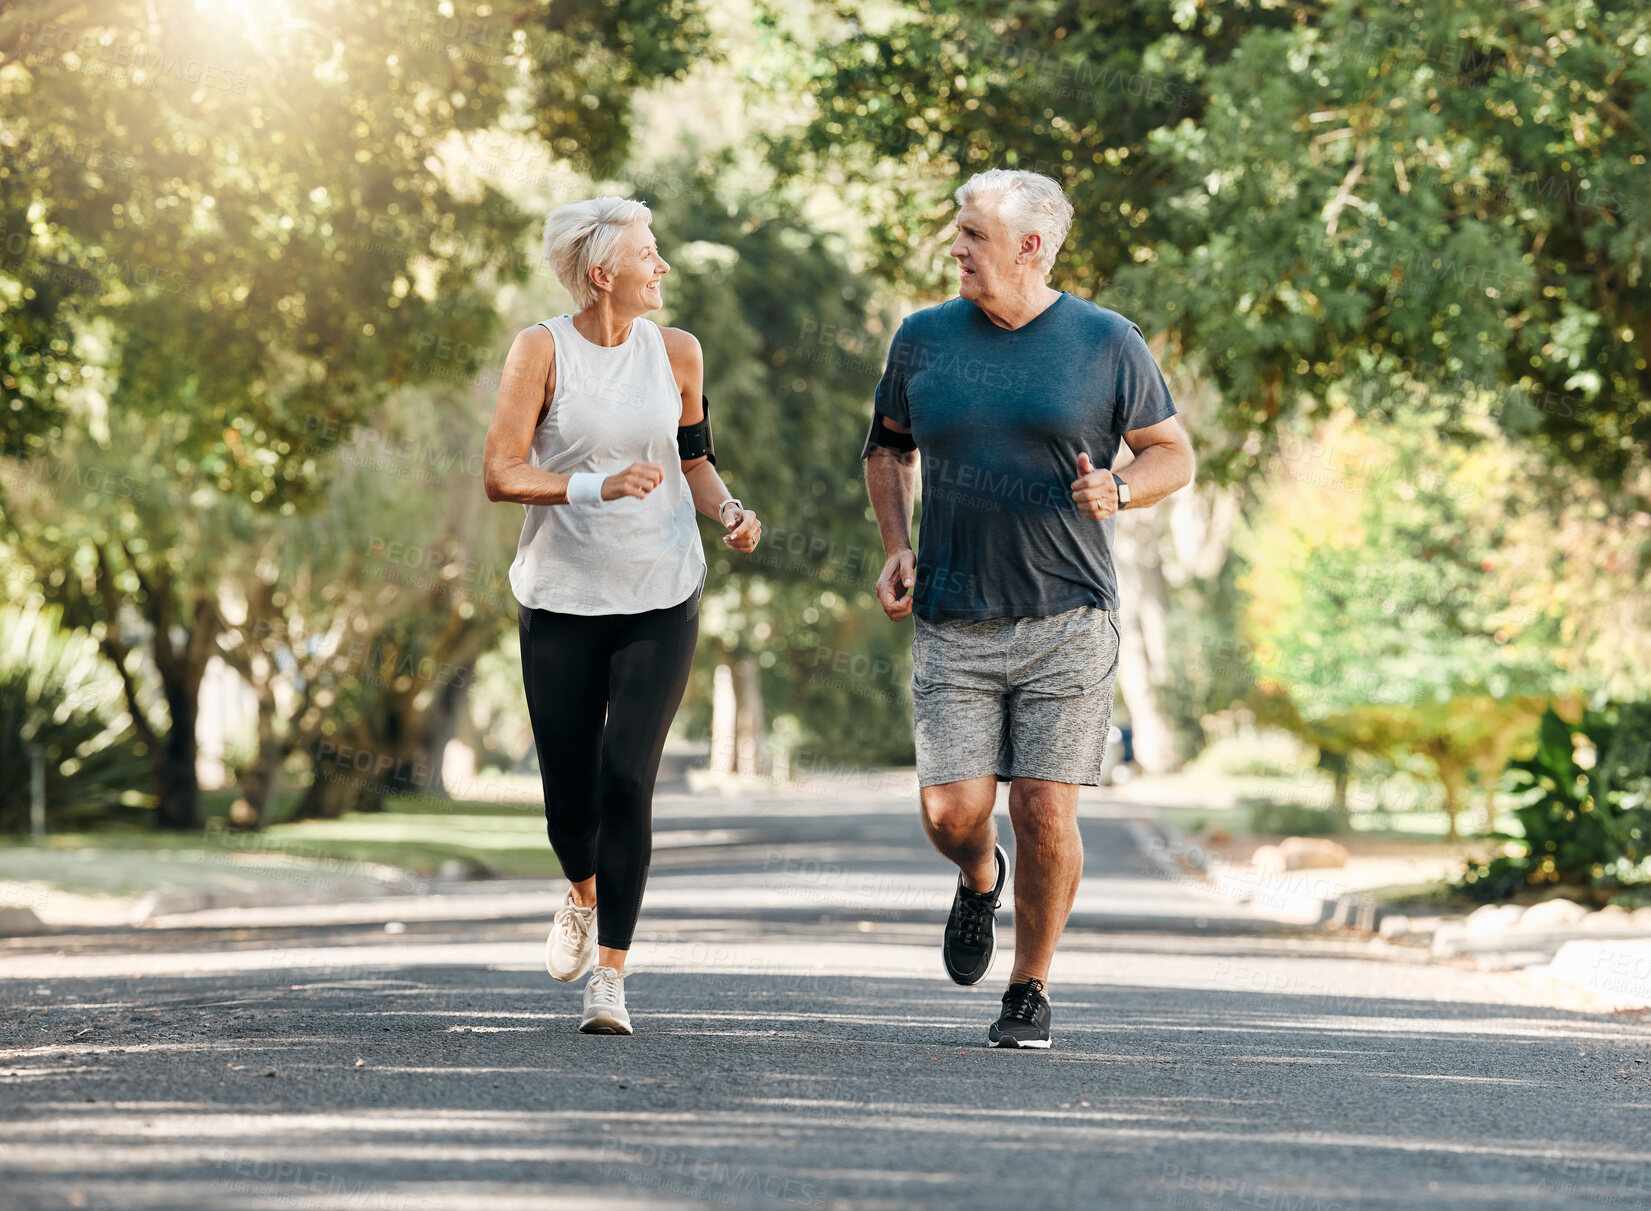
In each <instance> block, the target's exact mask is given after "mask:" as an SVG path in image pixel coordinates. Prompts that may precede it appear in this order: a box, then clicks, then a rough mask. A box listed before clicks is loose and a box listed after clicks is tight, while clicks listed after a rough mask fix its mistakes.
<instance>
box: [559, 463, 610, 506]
mask: <svg viewBox="0 0 1651 1211" xmlns="http://www.w3.org/2000/svg"><path fill="white" fill-rule="evenodd" d="M606 478H607V476H605V475H598V474H597V473H596V472H595V471H575V472H574V473H573V474H572V475H570V476H568V504H570V505H599V504H601V503H602V481H603V480H604V479H606Z"/></svg>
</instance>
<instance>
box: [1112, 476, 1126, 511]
mask: <svg viewBox="0 0 1651 1211" xmlns="http://www.w3.org/2000/svg"><path fill="white" fill-rule="evenodd" d="M1112 482H1113V483H1115V484H1117V485H1118V507H1119V508H1120V509H1127V508H1129V481H1128V480H1126V479H1124V477H1123V476H1121V475H1119V474H1118V473H1117V472H1116V471H1114V472H1113V473H1112Z"/></svg>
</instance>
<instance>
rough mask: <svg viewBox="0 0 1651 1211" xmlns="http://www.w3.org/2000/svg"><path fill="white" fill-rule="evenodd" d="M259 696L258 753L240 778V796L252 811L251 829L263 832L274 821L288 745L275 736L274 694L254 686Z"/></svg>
mask: <svg viewBox="0 0 1651 1211" xmlns="http://www.w3.org/2000/svg"><path fill="white" fill-rule="evenodd" d="M253 690H254V692H255V693H256V694H257V696H258V753H257V756H255V757H254V758H253V760H252V764H251V765H250V766H248V767H247V768H246V770H245V772H243V773H242V775H241V796H242V798H244V799H245V800H246V801H247V803H248V804H249V805H250V806H251V808H252V816H253V820H252V825H251V827H252V828H253V829H254V830H258V831H262V830H263V829H266V828H268V827H269V826H270V825H271V824H272V823H273V822H274V821H273V816H274V814H275V797H276V794H277V792H278V791H279V790H280V782H281V766H282V764H283V762H284V761H285V760H286V755H287V746H286V745H285V744H283V743H282V742H281V739H280V737H278V736H277V735H276V734H275V694H274V691H273V689H272V688H271V687H270V685H269V684H268V683H267V682H265V683H263V684H261V685H254V686H253Z"/></svg>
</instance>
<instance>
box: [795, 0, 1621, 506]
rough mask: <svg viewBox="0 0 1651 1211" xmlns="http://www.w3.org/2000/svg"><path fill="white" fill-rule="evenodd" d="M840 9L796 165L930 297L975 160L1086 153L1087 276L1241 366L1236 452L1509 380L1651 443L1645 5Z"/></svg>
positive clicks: (1226, 422)
mask: <svg viewBox="0 0 1651 1211" xmlns="http://www.w3.org/2000/svg"><path fill="white" fill-rule="evenodd" d="M840 16H841V18H842V19H843V21H844V23H845V26H846V29H847V36H846V37H844V38H842V39H840V40H838V41H835V42H831V43H829V44H827V45H825V46H823V48H821V49H820V50H818V51H817V52H816V53H814V55H813V58H812V60H811V61H807V62H804V63H802V64H801V65H800V66H799V67H798V68H797V74H796V77H795V80H794V81H793V83H794V84H795V86H796V87H798V88H799V89H800V90H802V91H804V92H805V93H806V95H808V96H810V97H811V98H812V101H813V105H814V114H813V118H812V120H811V122H810V123H809V124H808V126H807V128H806V130H804V131H803V132H801V133H800V134H799V135H797V136H795V137H792V138H789V139H785V140H781V141H780V142H779V143H778V144H777V145H776V148H775V152H774V156H775V161H776V163H777V164H778V165H779V166H780V167H781V168H782V169H785V170H788V171H798V170H801V169H803V168H804V167H808V168H811V169H813V170H815V171H819V172H822V173H828V174H832V175H835V176H837V177H839V178H841V179H842V180H843V181H844V182H845V183H846V184H847V185H849V186H851V187H852V192H851V196H853V197H855V198H856V199H858V200H859V201H860V202H861V204H862V205H863V207H864V209H865V211H866V213H867V216H868V228H869V243H870V245H871V248H872V250H873V253H874V256H875V258H876V262H877V264H878V265H879V266H880V267H881V268H882V270H883V271H884V272H885V273H887V274H888V275H889V276H890V277H891V278H892V279H894V280H896V281H900V282H903V283H906V284H908V285H909V286H911V287H912V288H914V289H917V290H919V291H932V290H933V289H934V287H935V285H936V283H937V282H938V281H939V280H941V277H942V271H941V268H940V267H941V266H943V259H942V255H941V254H942V253H943V251H944V246H943V244H942V243H941V242H940V240H939V238H938V232H937V228H938V226H939V224H940V223H941V221H943V220H944V219H945V218H946V216H947V215H948V214H949V213H950V207H949V205H948V203H947V200H946V199H947V195H948V194H949V192H950V190H951V189H952V188H953V187H954V186H955V184H956V183H957V181H958V180H959V179H960V178H961V177H962V176H964V175H967V173H969V172H972V171H975V170H978V169H980V168H984V167H989V166H1012V167H1025V168H1032V169H1036V170H1039V171H1043V172H1048V173H1052V174H1053V175H1055V176H1056V177H1058V178H1059V179H1060V180H1061V181H1062V182H1063V183H1064V184H1065V185H1066V187H1067V189H1068V192H1069V195H1070V196H1071V197H1072V199H1073V201H1074V203H1075V205H1076V207H1077V210H1078V214H1077V219H1076V222H1075V225H1074V229H1073V235H1072V238H1071V240H1070V241H1069V244H1068V249H1067V251H1066V252H1065V253H1064V254H1063V256H1062V258H1061V261H1060V262H1059V263H1058V264H1057V267H1056V279H1057V283H1058V284H1060V285H1063V286H1067V287H1069V288H1072V289H1074V290H1076V291H1078V292H1079V293H1083V294H1086V295H1089V296H1091V297H1094V298H1096V299H1097V301H1099V302H1102V303H1105V304H1108V305H1111V306H1114V307H1116V308H1117V309H1119V310H1122V311H1124V312H1125V313H1126V314H1130V315H1131V316H1132V318H1134V319H1136V320H1137V322H1139V323H1140V324H1141V325H1142V327H1143V328H1144V329H1145V330H1146V331H1148V332H1160V331H1161V332H1165V333H1167V334H1168V335H1169V337H1170V339H1171V343H1172V347H1173V349H1174V350H1176V351H1177V352H1178V355H1179V357H1181V358H1184V359H1185V360H1186V361H1187V362H1189V364H1190V365H1191V366H1192V367H1194V368H1195V369H1196V371H1197V373H1199V374H1200V375H1202V376H1205V377H1207V378H1209V379H1210V380H1211V381H1212V382H1213V384H1214V385H1215V387H1216V388H1217V389H1218V390H1219V393H1220V396H1221V398H1222V401H1223V408H1222V411H1221V415H1220V418H1219V423H1218V424H1217V425H1214V426H1210V427H1207V428H1206V429H1205V430H1204V431H1203V432H1201V433H1198V434H1195V439H1196V440H1197V441H1198V442H1199V443H1200V452H1201V455H1202V456H1203V459H1204V464H1203V465H1204V469H1205V472H1206V473H1210V474H1220V475H1230V476H1242V475H1247V474H1248V473H1249V472H1251V471H1253V470H1254V469H1255V468H1256V467H1258V466H1259V465H1260V460H1261V459H1263V458H1265V457H1266V455H1267V454H1268V452H1269V451H1270V450H1272V449H1275V448H1276V446H1275V445H1274V443H1275V442H1276V439H1277V436H1278V433H1279V426H1280V422H1281V421H1287V420H1288V419H1289V418H1291V417H1293V416H1298V415H1303V414H1322V413H1325V412H1326V411H1327V410H1330V409H1333V408H1334V407H1337V406H1343V405H1351V406H1354V407H1357V408H1359V409H1361V410H1363V411H1368V412H1373V413H1377V414H1383V415H1409V414H1410V413H1412V412H1413V411H1414V410H1415V408H1416V406H1417V405H1418V402H1420V403H1421V406H1423V407H1424V408H1425V407H1426V406H1427V405H1426V403H1425V399H1426V398H1427V397H1426V396H1425V393H1424V388H1433V389H1435V391H1436V390H1437V389H1438V388H1440V387H1441V386H1451V387H1452V388H1453V389H1456V393H1457V394H1465V392H1462V391H1460V390H1459V388H1460V386H1461V385H1462V384H1474V385H1477V386H1479V387H1493V386H1501V387H1503V388H1505V390H1504V391H1503V393H1502V394H1501V395H1500V398H1499V414H1498V418H1497V419H1498V421H1499V423H1500V424H1501V425H1502V426H1503V427H1504V429H1505V430H1506V431H1507V432H1509V433H1511V434H1515V435H1518V436H1523V437H1530V438H1532V439H1533V440H1536V441H1537V442H1538V444H1539V446H1540V448H1541V449H1543V450H1544V452H1545V453H1546V454H1547V455H1548V456H1549V457H1551V458H1553V459H1555V460H1558V461H1562V462H1564V463H1566V464H1569V465H1574V466H1578V467H1581V468H1584V469H1585V470H1587V471H1589V472H1590V473H1593V474H1595V475H1597V476H1599V477H1601V478H1602V479H1603V480H1605V481H1606V482H1609V483H1617V482H1619V481H1620V480H1621V478H1622V476H1623V475H1624V474H1625V473H1626V472H1627V471H1628V470H1629V469H1630V468H1631V467H1632V466H1633V465H1634V460H1635V454H1636V451H1639V450H1643V449H1644V448H1645V447H1646V445H1647V439H1648V437H1651V406H1648V405H1647V404H1646V403H1645V401H1646V400H1647V399H1648V398H1651V379H1648V376H1647V368H1646V362H1645V358H1644V352H1643V351H1644V347H1645V345H1646V343H1647V337H1648V335H1651V282H1648V281H1647V279H1646V276H1645V275H1644V274H1643V273H1642V272H1641V271H1640V268H1639V266H1640V264H1641V262H1642V261H1643V258H1644V254H1645V246H1646V235H1647V227H1646V224H1647V222H1648V214H1647V207H1646V206H1645V205H1644V174H1645V167H1644V166H1645V157H1646V155H1647V153H1648V151H1651V134H1648V133H1647V132H1648V130H1651V109H1648V108H1647V105H1648V102H1647V89H1646V86H1647V83H1648V79H1651V77H1648V74H1647V73H1648V72H1651V68H1648V66H1647V58H1646V56H1645V54H1644V51H1643V48H1644V45H1645V40H1646V38H1647V37H1648V36H1651V13H1648V12H1647V10H1646V9H1645V7H1644V6H1643V5H1638V4H1627V3H1607V4H1598V3H1593V2H1592V0H1566V2H1560V3H1548V4H1541V5H1527V6H1523V7H1518V8H1509V7H1508V6H1506V5H1504V4H1501V3H1498V2H1497V0H1451V2H1449V3H1444V4H1433V5H1425V4H1421V3H1419V2H1412V0H1396V2H1394V3H1390V4H1382V5H1366V4H1358V3H1353V2H1352V0H1332V2H1331V3H1327V4H1318V5H1309V4H1296V3H1268V2H1264V0H1253V2H1252V0H1238V2H1237V3H1233V4H1223V5H1199V4H1195V3H1187V2H1185V0H1146V2H1137V3H1132V4H1125V5H1117V6H1113V7H1111V8H1108V9H1106V10H1104V11H1100V10H1096V9H1094V8H1093V7H1092V6H1086V5H1082V4H1077V3H1055V4H1048V3H1042V2H1036V3H1034V2H1033V0H1014V2H1011V3H1007V4H997V3H994V4H989V5H988V4H985V3H981V2H979V0H964V2H961V3H959V2H948V3H943V4H934V5H926V6H923V7H922V8H917V9H901V10H896V11H895V12H894V13H893V14H892V15H891V16H889V17H888V18H886V19H884V20H882V21H880V22H878V21H874V20H872V19H867V20H865V21H864V23H862V22H861V21H860V20H859V19H858V18H856V17H853V16H851V15H850V13H849V11H848V10H847V9H843V10H840ZM1449 419H1450V418H1447V421H1449ZM1251 434H1254V435H1256V439H1257V440H1255V441H1251V442H1247V441H1246V440H1245V438H1246V437H1247V436H1248V435H1251Z"/></svg>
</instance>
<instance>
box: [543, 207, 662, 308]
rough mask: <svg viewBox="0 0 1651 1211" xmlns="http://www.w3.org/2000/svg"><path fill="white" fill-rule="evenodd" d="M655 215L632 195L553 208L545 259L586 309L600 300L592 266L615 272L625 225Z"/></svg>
mask: <svg viewBox="0 0 1651 1211" xmlns="http://www.w3.org/2000/svg"><path fill="white" fill-rule="evenodd" d="M652 219H653V211H651V210H649V209H648V208H647V207H646V206H644V205H643V204H642V203H641V202H633V201H632V200H631V199H629V198H587V199H586V200H585V201H583V202H569V203H568V204H567V205H566V206H558V207H557V208H556V209H555V210H553V211H551V212H550V217H549V218H548V219H546V220H545V262H546V263H547V264H548V265H549V266H550V267H551V268H552V269H554V270H555V271H556V280H557V281H558V282H560V283H562V287H563V289H565V290H566V291H567V292H568V293H569V294H571V295H572V296H573V303H574V306H575V307H577V308H579V309H580V310H583V309H584V308H586V307H589V306H590V305H591V304H592V303H594V302H595V301H596V296H597V293H598V292H597V289H596V284H595V283H594V282H592V281H591V280H590V271H591V268H592V266H595V265H600V266H602V268H604V269H606V270H607V271H608V272H609V273H612V272H613V271H614V269H615V268H617V261H616V258H617V257H618V255H619V243H620V241H621V240H623V239H624V238H625V229H626V228H627V227H629V226H630V225H631V224H632V223H635V222H639V221H640V222H650V221H652Z"/></svg>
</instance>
